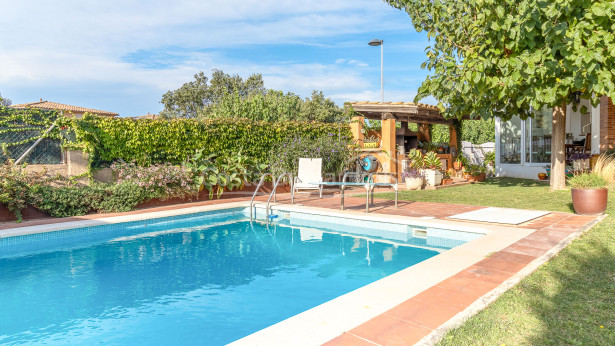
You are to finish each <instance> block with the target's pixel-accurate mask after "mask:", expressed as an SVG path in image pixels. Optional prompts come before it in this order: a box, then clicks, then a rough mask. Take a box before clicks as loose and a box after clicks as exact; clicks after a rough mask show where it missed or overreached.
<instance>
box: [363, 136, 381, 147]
mask: <svg viewBox="0 0 615 346" xmlns="http://www.w3.org/2000/svg"><path fill="white" fill-rule="evenodd" d="M378 147H380V138H378V137H376V136H370V137H368V138H365V139H364V140H363V148H378Z"/></svg>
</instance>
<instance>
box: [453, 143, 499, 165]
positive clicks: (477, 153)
mask: <svg viewBox="0 0 615 346" xmlns="http://www.w3.org/2000/svg"><path fill="white" fill-rule="evenodd" d="M492 151H495V143H493V142H488V143H483V144H480V145H478V144H472V143H470V142H466V141H462V142H461V153H462V154H463V156H465V157H467V158H468V160H469V161H470V163H472V164H475V165H482V164H483V162H484V161H485V154H486V153H489V152H492Z"/></svg>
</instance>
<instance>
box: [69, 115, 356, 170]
mask: <svg viewBox="0 0 615 346" xmlns="http://www.w3.org/2000/svg"><path fill="white" fill-rule="evenodd" d="M64 122H65V123H64V125H65V126H70V127H71V128H72V129H73V130H74V131H75V136H76V140H75V142H74V143H73V145H76V146H79V147H81V148H83V149H84V150H85V151H86V152H88V153H89V154H90V161H91V164H92V167H93V168H97V167H101V166H104V165H106V164H108V163H110V162H113V161H116V160H120V159H122V160H124V161H126V162H133V161H134V162H136V163H137V164H139V165H150V164H155V163H164V162H169V163H173V164H179V163H181V162H183V161H185V160H186V159H187V158H188V157H189V156H191V155H193V154H194V152H195V151H196V150H197V149H204V150H205V153H206V154H213V153H216V154H228V153H232V152H242V153H244V154H246V155H247V156H248V157H250V158H252V159H254V160H255V161H256V162H258V163H267V157H268V154H269V151H270V150H271V148H272V147H273V146H274V145H275V144H277V143H280V142H282V141H284V140H285V139H287V138H293V137H308V138H317V137H321V136H327V135H329V134H335V135H337V134H338V132H339V133H340V135H341V136H342V137H344V139H345V140H347V139H349V138H350V136H351V133H350V127H349V126H348V124H341V125H340V124H335V123H318V122H294V121H285V122H265V121H254V120H248V119H207V120H191V119H174V120H151V119H130V118H103V117H96V116H90V115H85V116H84V117H83V118H81V119H75V118H73V119H68V118H67V119H64ZM336 137H337V136H336Z"/></svg>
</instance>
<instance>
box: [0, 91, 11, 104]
mask: <svg viewBox="0 0 615 346" xmlns="http://www.w3.org/2000/svg"><path fill="white" fill-rule="evenodd" d="M12 103H13V102H12V101H11V100H9V99H7V98H2V94H1V93H0V106H4V107H8V106H10V105H11V104H12Z"/></svg>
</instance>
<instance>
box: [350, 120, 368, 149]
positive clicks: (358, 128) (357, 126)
mask: <svg viewBox="0 0 615 346" xmlns="http://www.w3.org/2000/svg"><path fill="white" fill-rule="evenodd" d="M364 125H365V118H364V117H362V116H356V117H353V118H352V120H351V122H350V132H351V133H352V140H353V141H354V142H355V143H356V144H357V145H359V146H360V147H363V138H364V137H365V136H364V134H363V128H364Z"/></svg>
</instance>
